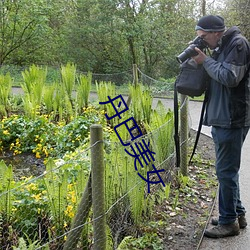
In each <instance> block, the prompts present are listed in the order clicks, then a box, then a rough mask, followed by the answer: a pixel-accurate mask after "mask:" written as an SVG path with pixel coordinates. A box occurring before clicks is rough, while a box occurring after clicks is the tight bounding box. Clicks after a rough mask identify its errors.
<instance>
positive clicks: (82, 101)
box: [76, 72, 92, 112]
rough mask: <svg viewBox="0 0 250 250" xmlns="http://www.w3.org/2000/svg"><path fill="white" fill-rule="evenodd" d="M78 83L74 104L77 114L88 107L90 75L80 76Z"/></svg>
mask: <svg viewBox="0 0 250 250" xmlns="http://www.w3.org/2000/svg"><path fill="white" fill-rule="evenodd" d="M78 82H79V85H78V87H77V96H76V103H77V108H78V112H80V111H81V110H82V109H83V108H87V107H88V103H89V94H90V89H91V82H92V74H91V73H90V72H88V74H87V75H80V76H79V78H78Z"/></svg>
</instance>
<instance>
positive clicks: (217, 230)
mask: <svg viewBox="0 0 250 250" xmlns="http://www.w3.org/2000/svg"><path fill="white" fill-rule="evenodd" d="M239 233H240V227H239V224H238V222H234V223H232V224H226V225H222V224H219V225H217V226H215V227H212V228H210V229H206V230H205V232H204V235H205V236H207V237H209V238H224V237H228V236H235V235H239Z"/></svg>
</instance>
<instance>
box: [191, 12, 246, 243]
mask: <svg viewBox="0 0 250 250" xmlns="http://www.w3.org/2000/svg"><path fill="white" fill-rule="evenodd" d="M195 30H196V33H197V35H198V36H200V37H201V38H203V39H204V40H205V41H206V42H207V44H208V47H209V48H210V49H212V50H213V53H212V56H211V57H208V56H206V55H205V54H204V53H203V52H202V51H201V50H199V49H198V48H195V50H196V51H197V52H198V55H197V56H195V57H193V59H194V60H195V61H196V63H198V64H203V66H204V68H205V70H206V71H207V73H208V75H209V76H210V78H211V80H210V84H209V87H208V102H207V107H206V114H205V117H204V125H207V126H212V137H213V140H214V144H215V153H216V175H217V178H218V181H219V218H218V219H213V220H212V224H213V225H215V226H214V227H212V228H210V229H207V230H206V231H205V235H206V236H207V237H212V238H221V237H226V236H233V235H238V234H239V228H245V227H246V226H247V222H246V218H245V213H246V211H245V208H244V207H243V205H242V203H241V200H240V191H239V169H240V160H241V149H242V145H243V142H244V140H245V138H246V135H247V133H248V130H249V126H250V77H249V71H250V70H249V69H250V67H249V64H250V47H249V43H248V41H247V40H246V38H245V37H243V36H242V35H241V32H240V30H239V29H238V28H237V27H232V28H230V29H228V30H225V25H224V19H223V18H222V17H220V16H214V15H208V16H204V17H202V18H201V19H200V20H199V21H198V23H197V25H196V27H195Z"/></svg>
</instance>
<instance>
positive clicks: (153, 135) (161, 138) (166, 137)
mask: <svg viewBox="0 0 250 250" xmlns="http://www.w3.org/2000/svg"><path fill="white" fill-rule="evenodd" d="M173 115H174V114H173V112H172V111H170V110H166V108H165V107H164V105H163V104H162V102H161V101H159V102H158V104H157V106H156V109H155V110H153V111H152V113H151V122H150V123H145V127H146V130H147V133H148V134H149V138H150V139H151V141H150V142H151V145H152V147H153V151H154V152H155V156H156V160H157V162H158V163H159V164H160V163H162V162H164V161H165V160H166V159H167V158H168V157H169V156H170V155H171V154H172V153H173V151H174V141H173V132H174V117H173Z"/></svg>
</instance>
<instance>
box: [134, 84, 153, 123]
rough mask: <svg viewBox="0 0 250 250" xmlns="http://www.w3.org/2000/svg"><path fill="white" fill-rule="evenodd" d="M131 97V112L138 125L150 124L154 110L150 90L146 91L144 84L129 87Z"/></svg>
mask: <svg viewBox="0 0 250 250" xmlns="http://www.w3.org/2000/svg"><path fill="white" fill-rule="evenodd" d="M129 93H130V96H131V106H130V108H131V110H132V114H133V117H134V118H135V120H136V121H137V122H138V123H142V122H147V123H150V115H151V110H152V101H153V98H152V95H151V92H150V90H149V89H144V87H143V85H142V84H136V85H129Z"/></svg>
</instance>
